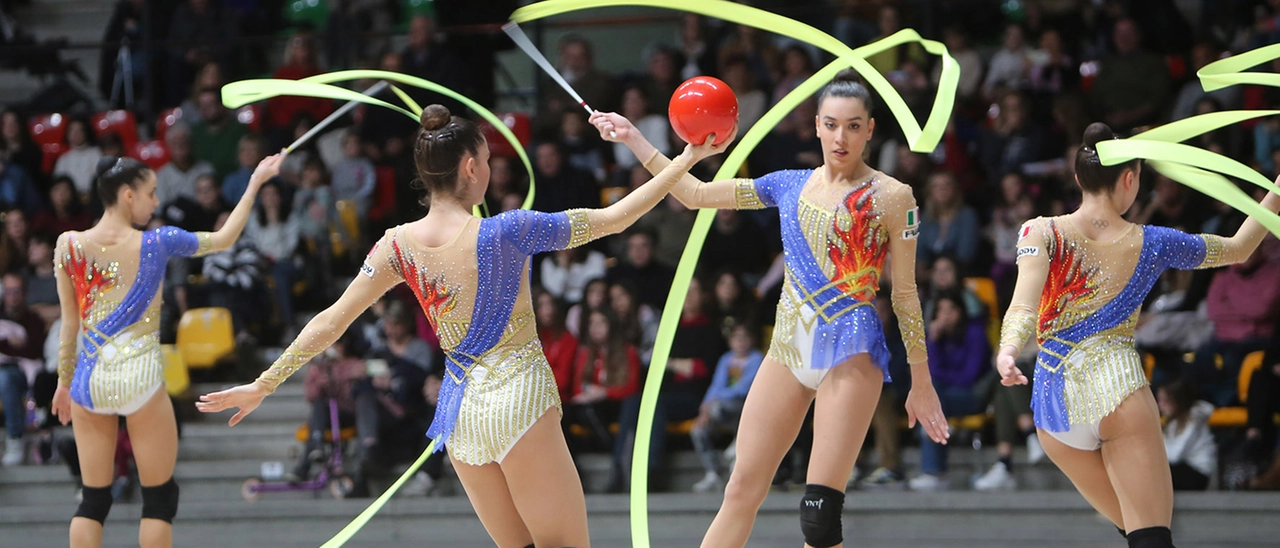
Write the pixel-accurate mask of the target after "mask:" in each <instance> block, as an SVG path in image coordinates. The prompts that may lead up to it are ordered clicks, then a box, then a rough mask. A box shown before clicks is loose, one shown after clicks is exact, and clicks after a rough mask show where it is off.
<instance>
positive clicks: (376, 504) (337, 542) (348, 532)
mask: <svg viewBox="0 0 1280 548" xmlns="http://www.w3.org/2000/svg"><path fill="white" fill-rule="evenodd" d="M435 449H436V440H431V443H429V444H427V448H426V450H424V451H423V452H422V454H421V455H418V460H416V461H413V464H412V465H410V466H409V469H408V470H405V472H404V474H401V475H400V479H398V480H396V482H395V483H393V484H391V487H388V488H387V491H386V492H385V493H383V494H382V496H380V497H378V500H375V501H373V504H370V505H369V507H368V508H365V509H364V511H363V512H360V515H358V516H356V519H353V520H351V523H348V524H347V526H346V527H343V528H342V530H341V531H338V534H336V535H334V536H333V538H331V539H329V542H326V543H324V544H321V545H320V548H338V547H339V546H342V545H344V544H346V543H347V541H349V540H351V537H353V536H355V534H356V533H359V532H360V529H362V528H364V525H365V524H366V523H369V520H370V519H373V516H374V515H375V514H377V513H378V511H379V510H382V507H383V506H386V504H387V501H389V500H391V497H392V496H393V495H395V494H396V491H399V490H400V486H401V485H404V482H406V481H409V478H410V477H411V476H413V473H414V472H417V471H418V468H421V467H422V463H424V462H427V457H430V456H431V453H432V451H435Z"/></svg>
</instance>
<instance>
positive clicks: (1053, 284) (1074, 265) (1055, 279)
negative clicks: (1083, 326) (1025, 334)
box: [1037, 223, 1097, 344]
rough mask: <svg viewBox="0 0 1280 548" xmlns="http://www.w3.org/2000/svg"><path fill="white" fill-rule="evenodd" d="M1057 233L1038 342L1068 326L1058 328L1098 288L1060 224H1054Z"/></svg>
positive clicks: (1050, 260)
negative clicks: (1068, 312)
mask: <svg viewBox="0 0 1280 548" xmlns="http://www.w3.org/2000/svg"><path fill="white" fill-rule="evenodd" d="M1049 227H1050V229H1051V230H1052V231H1053V236H1052V238H1053V241H1052V246H1051V247H1052V248H1053V253H1052V254H1051V255H1050V257H1049V277H1048V279H1047V280H1046V281H1045V286H1044V292H1043V293H1042V294H1041V296H1040V324H1039V329H1038V337H1037V339H1038V340H1039V342H1040V343H1041V344H1043V343H1044V341H1045V337H1046V335H1048V334H1049V333H1051V332H1052V331H1056V330H1058V329H1062V328H1065V327H1067V326H1062V325H1054V323H1055V322H1056V321H1057V320H1058V318H1059V317H1060V316H1062V313H1063V312H1064V311H1065V310H1067V308H1068V307H1071V306H1073V305H1075V304H1076V302H1077V301H1081V300H1084V299H1087V298H1089V297H1090V296H1091V295H1093V292H1094V291H1095V290H1096V289H1097V287H1095V285H1094V284H1090V283H1089V280H1090V278H1092V277H1093V276H1092V275H1091V273H1090V272H1085V269H1084V264H1083V261H1081V260H1080V257H1078V256H1076V253H1075V250H1074V249H1072V247H1071V246H1070V245H1068V244H1067V242H1066V239H1065V238H1063V237H1062V233H1061V232H1059V230H1058V226H1057V225H1056V224H1052V223H1050V225H1049Z"/></svg>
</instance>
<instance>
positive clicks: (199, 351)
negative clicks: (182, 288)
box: [178, 308, 236, 369]
mask: <svg viewBox="0 0 1280 548" xmlns="http://www.w3.org/2000/svg"><path fill="white" fill-rule="evenodd" d="M178 350H180V351H181V352H182V358H183V360H185V361H186V362H187V368H189V369H208V368H211V367H213V366H214V365H217V363H218V360H221V359H222V358H223V357H225V356H227V355H228V354H231V353H232V352H235V350H236V334H235V330H234V329H233V328H232V324H231V311H230V310H227V309H225V308H193V309H191V310H188V311H187V313H186V314H183V315H182V319H181V320H179V321H178Z"/></svg>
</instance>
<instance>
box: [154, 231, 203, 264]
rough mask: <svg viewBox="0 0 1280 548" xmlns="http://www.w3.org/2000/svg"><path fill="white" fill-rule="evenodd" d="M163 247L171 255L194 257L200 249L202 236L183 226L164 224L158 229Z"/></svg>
mask: <svg viewBox="0 0 1280 548" xmlns="http://www.w3.org/2000/svg"><path fill="white" fill-rule="evenodd" d="M156 233H157V234H158V235H159V236H160V244H161V247H162V248H164V250H165V252H166V253H168V254H169V256H171V257H192V256H195V254H196V252H197V251H199V250H200V238H199V237H198V236H196V235H195V233H194V232H187V231H185V230H182V229H181V228H177V227H172V226H162V227H160V228H157V229H156Z"/></svg>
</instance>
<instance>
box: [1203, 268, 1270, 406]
mask: <svg viewBox="0 0 1280 548" xmlns="http://www.w3.org/2000/svg"><path fill="white" fill-rule="evenodd" d="M1205 305H1206V306H1207V312H1208V317H1209V320H1210V321H1212V322H1213V327H1214V329H1213V338H1212V339H1210V341H1209V344H1208V345H1207V346H1205V347H1204V348H1202V349H1200V350H1199V351H1198V352H1196V368H1197V370H1198V371H1197V373H1198V374H1197V375H1196V378H1197V379H1198V380H1199V383H1197V384H1200V386H1202V387H1204V388H1205V395H1206V399H1208V400H1209V401H1210V402H1212V403H1213V404H1215V405H1218V406H1225V405H1231V404H1232V402H1233V401H1234V400H1235V399H1236V392H1237V389H1236V378H1237V377H1238V376H1239V371H1240V366H1241V364H1242V363H1243V362H1244V357H1245V356H1247V355H1249V354H1250V353H1251V352H1256V351H1259V350H1265V349H1266V348H1267V343H1268V342H1270V341H1271V340H1272V338H1273V337H1275V335H1276V323H1277V320H1280V266H1278V265H1275V264H1271V263H1269V262H1267V260H1266V258H1265V257H1263V255H1262V254H1261V253H1257V252H1255V253H1253V254H1252V255H1250V256H1249V258H1248V259H1245V261H1244V262H1242V263H1238V264H1234V265H1231V266H1228V267H1226V268H1224V269H1222V270H1220V271H1219V272H1218V273H1217V274H1215V275H1214V277H1213V282H1211V283H1210V284H1209V295H1208V297H1206V298H1205ZM1219 360H1220V361H1219ZM1210 387H1212V388H1210Z"/></svg>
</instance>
